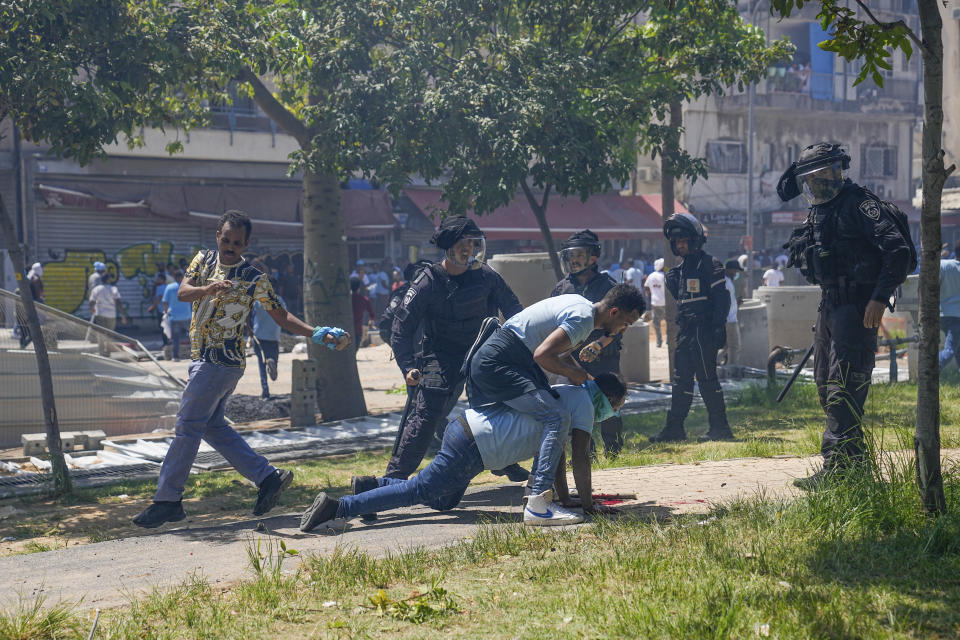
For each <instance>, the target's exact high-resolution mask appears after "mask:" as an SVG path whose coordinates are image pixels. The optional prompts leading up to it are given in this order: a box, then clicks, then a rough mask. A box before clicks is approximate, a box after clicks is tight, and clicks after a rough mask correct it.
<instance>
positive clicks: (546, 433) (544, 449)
mask: <svg viewBox="0 0 960 640" xmlns="http://www.w3.org/2000/svg"><path fill="white" fill-rule="evenodd" d="M503 404H505V405H507V406H508V407H510V408H511V409H514V410H515V411H519V412H520V413H527V414H529V415H532V416H533V417H534V418H536V420H537V422H539V423H540V424H541V425H543V439H542V440H541V441H540V451H539V453H537V456H536V458H534V469H533V487H531V490H530V491H531V493H533V494H538V493H543V492H544V491H546V490H547V489H550V488H551V487H553V480H554V477H555V476H556V474H557V463H559V462H560V456H561V455H563V444H564V443H565V442H566V441H567V436H568V435H569V434H570V414H569V413H568V412H567V411H566V410H565V409H564V408H563V405H561V404H560V401H559V400H557V399H556V398H554V397H553V395H552V394H551V393H550V392H549V391H544V390H543V389H534V390H533V391H531V392H529V393H525V394H523V395H522V396H520V397H519V398H513V399H511V400H505V401H504V403H503Z"/></svg>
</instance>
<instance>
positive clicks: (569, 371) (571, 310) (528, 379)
mask: <svg viewBox="0 0 960 640" xmlns="http://www.w3.org/2000/svg"><path fill="white" fill-rule="evenodd" d="M643 311H644V301H643V294H642V293H640V290H639V289H637V288H636V287H635V286H633V285H631V284H618V285H614V286H613V287H612V288H611V289H610V290H609V291H607V292H606V294H604V296H603V298H601V299H600V300H599V301H598V302H590V301H589V300H588V299H587V298H584V297H583V296H580V295H576V294H565V295H559V296H555V297H552V298H547V299H546V300H541V301H540V302H537V303H536V304H533V305H531V306H529V307H527V308H526V309H524V310H523V311H520V312H519V313H517V314H515V315H514V316H513V317H511V318H510V319H509V320H507V322H505V323H504V325H503V326H502V327H499V328H497V329H496V330H495V331H493V330H492V327H493V326H495V323H496V319H494V318H488V319H487V321H485V322H484V325H483V327H482V328H481V334H480V335H479V336H478V337H477V340H476V342H475V343H474V347H471V349H470V351H468V353H467V357H466V359H465V361H464V364H463V371H464V372H468V375H467V385H466V388H467V396H468V398H469V400H470V407H471V408H472V409H482V408H484V407H487V406H493V405H496V404H498V403H502V404H505V405H507V406H508V407H510V408H511V409H512V410H513V411H516V412H518V413H524V414H527V415H528V416H530V417H532V418H533V420H534V421H535V422H537V423H539V424H541V425H542V426H543V438H542V439H541V441H540V449H539V451H538V453H537V455H536V457H535V459H534V465H533V471H532V473H533V486H532V488H531V491H532V495H537V494H541V493H544V492H546V491H549V490H550V488H551V487H552V486H553V481H554V476H555V473H556V469H557V463H558V461H559V460H560V455H561V454H562V451H563V442H564V439H565V438H566V436H563V437H562V438H561V437H560V433H561V432H562V433H566V432H568V431H569V429H570V427H569V413H568V412H567V411H565V410H564V408H563V407H562V406H560V402H559V399H558V398H557V394H556V391H554V390H552V389H551V387H550V384H549V382H548V381H547V377H546V375H545V374H544V371H546V372H549V373H552V374H555V375H560V376H564V377H566V378H567V379H568V380H570V382H571V383H573V384H574V385H580V384H583V383H584V381H586V380H588V379H590V374H588V373H587V371H586V370H585V369H584V368H583V367H581V366H580V364H579V363H578V362H577V361H576V360H575V359H574V358H573V356H572V355H571V351H572V350H573V349H574V348H577V347H578V345H580V343H582V342H584V341H585V340H586V339H587V338H588V337H589V336H590V334H591V333H592V332H593V331H594V330H595V329H600V330H601V331H602V332H603V333H604V334H605V335H607V336H616V335H619V334H622V333H623V332H624V331H625V330H626V328H627V327H629V326H630V325H631V324H633V323H634V322H636V321H637V320H638V319H639V318H640V314H642V313H643ZM488 331H489V332H490V333H489V337H487V335H488Z"/></svg>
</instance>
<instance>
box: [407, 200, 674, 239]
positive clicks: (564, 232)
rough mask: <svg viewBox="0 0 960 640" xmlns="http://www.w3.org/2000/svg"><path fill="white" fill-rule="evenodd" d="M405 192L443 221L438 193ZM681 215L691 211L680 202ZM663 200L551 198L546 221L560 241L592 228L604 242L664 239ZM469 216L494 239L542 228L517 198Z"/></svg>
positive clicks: (534, 233) (536, 234) (528, 235)
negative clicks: (631, 239)
mask: <svg viewBox="0 0 960 640" xmlns="http://www.w3.org/2000/svg"><path fill="white" fill-rule="evenodd" d="M403 193H404V194H405V195H406V196H407V197H408V198H410V200H411V201H412V202H413V204H414V205H416V206H417V208H419V209H420V211H422V212H423V214H424V215H425V216H427V217H428V218H431V219H433V221H434V222H435V223H436V222H439V216H438V215H437V213H436V212H437V210H438V209H442V208H444V207H445V206H446V202H445V201H443V200H442V198H441V194H440V190H439V189H429V188H408V189H404V191H403ZM674 206H675V207H676V211H677V212H678V213H685V212H686V211H687V210H686V208H684V206H683V205H682V204H680V203H679V202H675V204H674ZM661 212H662V208H661V199H660V196H659V195H647V196H620V195H616V194H597V195H594V196H590V198H588V199H587V201H586V202H581V201H580V199H579V198H564V197H561V196H554V197H551V198H550V199H549V201H548V203H547V222H548V223H549V224H550V232H551V234H552V235H553V236H555V237H556V238H557V239H561V238H565V237H567V236H569V235H570V234H571V233H574V232H576V231H580V230H582V229H585V228H589V229H591V230H592V231H595V232H596V233H597V234H599V235H600V236H601V237H602V238H603V239H604V240H608V239H630V238H635V237H636V236H638V235H651V236H658V237H659V236H662V234H663V219H662V213H661ZM467 215H468V216H469V217H471V218H472V219H474V220H475V221H476V222H477V224H478V225H479V226H480V228H481V229H483V232H484V233H485V234H486V236H487V238H489V239H491V240H538V239H540V238H541V237H542V236H541V233H540V227H539V225H538V224H537V219H536V217H535V216H534V215H533V210H531V209H530V205H529V204H528V203H527V201H526V198H525V197H524V196H523V195H517V197H515V198H514V199H513V200H512V201H511V202H510V204H508V205H507V206H505V207H500V208H499V209H497V210H496V211H493V212H492V213H487V214H484V215H483V216H477V215H476V214H475V213H474V212H473V211H472V210H471V211H468V212H467Z"/></svg>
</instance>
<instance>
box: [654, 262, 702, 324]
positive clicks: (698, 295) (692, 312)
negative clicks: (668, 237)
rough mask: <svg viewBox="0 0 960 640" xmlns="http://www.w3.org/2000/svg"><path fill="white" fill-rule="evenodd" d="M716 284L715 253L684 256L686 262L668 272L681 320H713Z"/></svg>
mask: <svg viewBox="0 0 960 640" xmlns="http://www.w3.org/2000/svg"><path fill="white" fill-rule="evenodd" d="M712 285H713V256H711V255H710V254H708V253H706V252H703V251H701V252H700V255H699V256H698V257H696V258H695V257H694V256H688V257H686V258H684V260H683V263H682V264H680V265H678V266H676V267H673V268H672V269H670V271H668V272H667V277H666V286H667V288H668V289H669V291H670V293H671V295H673V297H674V299H675V300H676V301H677V324H679V325H681V326H686V325H690V324H695V323H698V322H702V323H707V322H709V319H710V314H711V312H712V307H711V305H710V287H711V286H712Z"/></svg>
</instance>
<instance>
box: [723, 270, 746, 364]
mask: <svg viewBox="0 0 960 640" xmlns="http://www.w3.org/2000/svg"><path fill="white" fill-rule="evenodd" d="M741 271H743V269H742V268H740V262H739V261H737V259H736V258H733V259H731V260H727V262H726V263H725V264H724V265H723V274H724V280H726V287H727V293H729V294H730V312H729V313H728V314H727V346H726V348H725V349H724V353H725V354H726V358H725V364H740V362H739V360H740V323H739V322H738V320H737V309H738V308H739V306H740V304H741V303H742V302H743V299H742V298H738V297H737V290H736V287H735V286H734V284H733V279H734V278H736V277H737V274H738V273H740V272H741Z"/></svg>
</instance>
